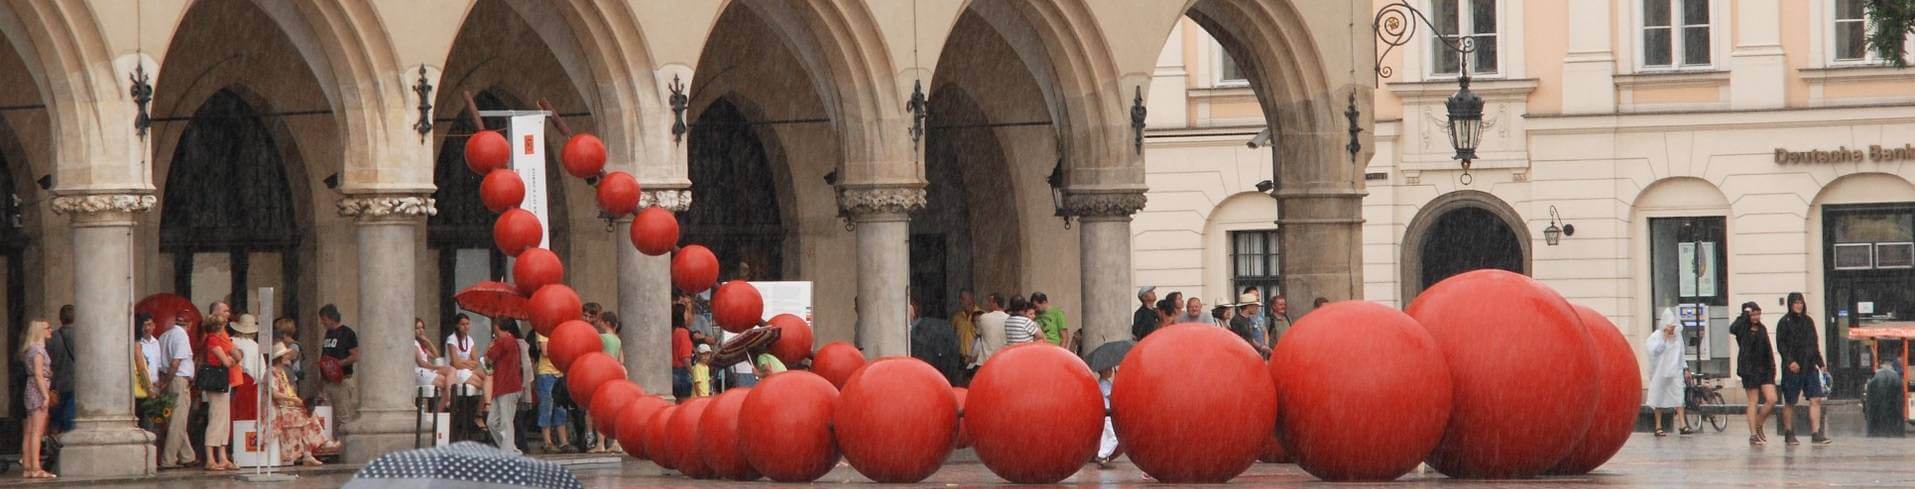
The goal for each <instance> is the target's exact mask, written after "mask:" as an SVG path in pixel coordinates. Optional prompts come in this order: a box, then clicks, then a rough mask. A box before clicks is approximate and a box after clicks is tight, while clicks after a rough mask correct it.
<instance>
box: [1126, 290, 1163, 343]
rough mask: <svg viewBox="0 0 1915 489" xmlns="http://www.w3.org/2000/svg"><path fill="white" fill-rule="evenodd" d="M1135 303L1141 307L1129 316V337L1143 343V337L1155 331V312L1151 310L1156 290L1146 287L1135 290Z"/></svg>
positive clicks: (1154, 302) (1154, 301)
mask: <svg viewBox="0 0 1915 489" xmlns="http://www.w3.org/2000/svg"><path fill="white" fill-rule="evenodd" d="M1137 301H1138V302H1142V303H1143V305H1142V306H1139V307H1138V308H1137V312H1136V313H1133V314H1131V315H1130V335H1131V336H1134V337H1135V338H1133V339H1135V340H1137V341H1144V336H1146V335H1149V334H1150V332H1152V331H1156V330H1157V310H1156V309H1153V308H1152V306H1153V305H1155V304H1157V288H1156V287H1148V286H1146V287H1142V288H1139V289H1137Z"/></svg>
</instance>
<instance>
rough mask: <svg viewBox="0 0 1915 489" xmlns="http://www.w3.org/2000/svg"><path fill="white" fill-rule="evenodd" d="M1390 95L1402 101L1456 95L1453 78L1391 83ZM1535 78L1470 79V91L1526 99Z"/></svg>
mask: <svg viewBox="0 0 1915 489" xmlns="http://www.w3.org/2000/svg"><path fill="white" fill-rule="evenodd" d="M1389 85H1390V87H1389V89H1390V93H1394V94H1396V96H1397V97H1401V98H1403V99H1404V100H1406V101H1407V100H1411V99H1442V98H1448V97H1449V96H1450V95H1451V94H1454V93H1456V79H1455V78H1440V79H1435V80H1425V81H1418V82H1391V83H1390V84H1389ZM1536 85H1537V82H1536V79H1535V78H1516V79H1480V78H1471V79H1470V91H1472V92H1476V94H1477V95H1478V96H1480V97H1483V98H1503V97H1527V96H1529V93H1530V92H1533V91H1536Z"/></svg>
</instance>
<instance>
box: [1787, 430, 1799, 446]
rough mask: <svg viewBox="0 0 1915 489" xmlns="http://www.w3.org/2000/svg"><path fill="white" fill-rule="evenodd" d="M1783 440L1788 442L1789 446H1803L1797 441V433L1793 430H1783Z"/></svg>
mask: <svg viewBox="0 0 1915 489" xmlns="http://www.w3.org/2000/svg"><path fill="white" fill-rule="evenodd" d="M1782 440H1783V441H1785V442H1787V443H1788V444H1789V446H1796V445H1801V444H1802V442H1801V441H1799V440H1796V439H1795V432H1794V431H1791V430H1782Z"/></svg>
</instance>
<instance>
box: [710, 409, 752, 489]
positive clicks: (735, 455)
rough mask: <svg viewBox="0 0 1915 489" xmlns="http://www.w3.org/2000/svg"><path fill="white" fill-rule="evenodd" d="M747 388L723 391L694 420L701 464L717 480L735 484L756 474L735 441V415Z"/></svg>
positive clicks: (741, 444)
mask: <svg viewBox="0 0 1915 489" xmlns="http://www.w3.org/2000/svg"><path fill="white" fill-rule="evenodd" d="M749 394H751V388H749V387H746V388H737V389H731V390H727V391H725V393H723V394H719V395H718V397H714V398H712V401H711V406H710V407H707V408H705V417H704V419H700V420H699V421H698V435H699V436H698V453H699V455H701V456H703V457H704V458H705V465H708V466H710V467H711V471H712V473H714V474H717V475H718V477H719V478H723V479H730V480H735V481H753V480H758V471H757V470H753V469H752V468H751V462H749V461H747V460H746V459H745V446H744V444H743V443H741V442H740V441H739V439H740V436H739V433H738V416H739V414H738V413H739V411H740V409H742V408H743V407H744V405H745V396H747V395H749Z"/></svg>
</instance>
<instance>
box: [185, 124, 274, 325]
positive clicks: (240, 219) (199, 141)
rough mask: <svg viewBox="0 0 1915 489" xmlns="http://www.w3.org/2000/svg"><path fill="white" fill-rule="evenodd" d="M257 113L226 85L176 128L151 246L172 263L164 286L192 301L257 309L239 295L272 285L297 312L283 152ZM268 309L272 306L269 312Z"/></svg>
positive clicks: (247, 299) (248, 299)
mask: <svg viewBox="0 0 1915 489" xmlns="http://www.w3.org/2000/svg"><path fill="white" fill-rule="evenodd" d="M259 114H260V112H259V111H258V110H257V109H255V108H254V107H253V106H252V105H251V104H249V103H247V102H246V100H245V99H243V98H242V97H240V96H239V94H237V93H235V92H234V91H232V90H231V89H225V90H220V91H219V92H217V93H214V94H213V96H212V97H209V98H207V99H206V102H204V103H202V104H200V107H199V110H197V111H195V112H194V113H193V118H192V121H191V122H190V123H188V124H187V126H186V131H185V132H184V133H182V134H181V136H180V142H179V145H178V147H177V149H175V150H174V153H173V160H172V166H171V168H169V169H168V171H167V174H166V192H165V204H164V205H163V206H162V211H161V214H160V252H161V253H162V256H163V258H170V259H171V260H172V261H173V264H174V288H175V290H176V291H178V292H179V293H180V294H181V295H185V296H187V297H190V298H192V299H193V302H194V303H197V304H200V305H202V307H203V306H204V305H205V304H207V303H209V302H211V301H214V300H221V299H225V300H229V301H231V303H232V305H233V307H234V308H235V309H238V310H247V311H251V310H257V308H256V307H253V306H255V305H253V304H248V302H249V301H250V300H251V299H252V297H251V296H249V295H248V294H247V293H246V292H247V291H249V290H252V289H253V288H254V287H256V286H273V287H275V288H276V289H277V290H280V291H282V292H280V293H279V294H280V298H281V299H282V303H283V304H284V306H285V308H284V309H280V311H295V310H298V309H297V307H298V304H299V302H298V301H299V294H298V288H297V287H290V285H294V284H297V283H299V280H298V278H299V266H298V263H297V262H298V258H297V257H298V254H297V253H295V250H296V249H297V248H298V246H299V240H300V238H301V236H300V232H299V227H298V225H297V224H296V222H295V221H294V212H293V196H292V192H291V190H290V189H289V187H288V184H287V180H286V170H285V161H284V159H285V158H284V155H283V153H281V152H280V148H279V144H277V143H276V142H275V141H274V140H273V134H272V131H271V130H269V129H268V128H267V126H266V124H265V122H264V121H263V120H262V119H261V118H260V115H259ZM276 314H278V313H276Z"/></svg>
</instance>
